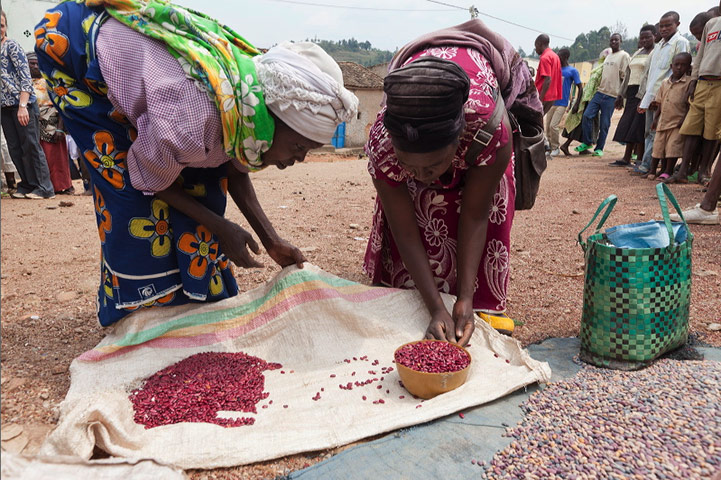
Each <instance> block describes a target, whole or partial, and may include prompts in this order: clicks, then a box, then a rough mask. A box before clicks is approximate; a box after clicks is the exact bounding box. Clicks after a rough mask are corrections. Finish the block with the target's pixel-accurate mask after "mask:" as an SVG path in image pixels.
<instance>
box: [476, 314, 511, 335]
mask: <svg viewBox="0 0 721 480" xmlns="http://www.w3.org/2000/svg"><path fill="white" fill-rule="evenodd" d="M476 315H478V316H479V317H480V318H481V320H483V321H484V322H486V323H487V324H489V325H490V326H491V327H493V328H494V329H496V331H497V332H498V333H501V334H503V335H508V336H509V337H510V336H512V335H513V329H514V328H515V326H516V324H515V322H514V321H513V319H511V318H508V317H507V316H506V314H504V313H497V314H495V315H491V314H489V313H484V312H476Z"/></svg>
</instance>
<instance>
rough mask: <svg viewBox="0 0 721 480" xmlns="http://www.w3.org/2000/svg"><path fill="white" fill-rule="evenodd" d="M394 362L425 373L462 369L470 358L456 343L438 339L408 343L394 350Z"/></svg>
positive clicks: (469, 361) (468, 362)
mask: <svg viewBox="0 0 721 480" xmlns="http://www.w3.org/2000/svg"><path fill="white" fill-rule="evenodd" d="M395 360H396V363H398V364H400V365H403V366H404V367H408V368H410V369H411V370H415V371H417V372H425V373H448V372H457V371H459V370H463V369H464V368H466V367H467V366H468V364H470V363H471V358H470V357H469V356H468V354H467V353H466V352H465V351H464V350H463V349H462V348H461V347H459V346H458V345H455V344H453V343H449V342H443V341H439V340H431V341H423V342H416V343H409V344H408V345H404V346H403V347H401V348H399V349H398V350H396V354H395Z"/></svg>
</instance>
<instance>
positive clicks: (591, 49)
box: [554, 25, 638, 62]
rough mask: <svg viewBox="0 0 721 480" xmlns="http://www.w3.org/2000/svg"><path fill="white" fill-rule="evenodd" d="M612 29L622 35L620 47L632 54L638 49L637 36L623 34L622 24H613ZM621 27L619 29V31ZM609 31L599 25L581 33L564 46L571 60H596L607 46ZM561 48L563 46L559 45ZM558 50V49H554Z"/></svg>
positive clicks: (624, 29) (609, 36)
mask: <svg viewBox="0 0 721 480" xmlns="http://www.w3.org/2000/svg"><path fill="white" fill-rule="evenodd" d="M614 27H615V28H614V30H615V31H618V33H620V34H621V35H622V38H623V43H621V49H622V50H625V51H627V52H628V53H629V54H632V53H633V52H635V51H636V50H638V36H635V37H632V38H626V35H624V33H625V31H626V28H625V27H623V26H622V25H615V26H614ZM619 27H621V31H619ZM611 33H614V32H612V31H611V29H610V28H608V27H601V28H600V29H598V30H591V31H590V32H588V33H582V34H580V35H578V36H577V37H576V41H575V42H573V44H572V45H571V46H570V47H566V48H568V49H569V50H570V51H571V59H570V61H571V62H587V61H588V62H593V61H595V60H598V56H599V55H600V54H601V52H602V51H603V50H604V49H606V48H608V41H609V39H610V38H611ZM559 48H563V47H559ZM554 50H555V51H558V50H559V49H558V48H556V49H554Z"/></svg>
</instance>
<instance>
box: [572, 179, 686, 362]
mask: <svg viewBox="0 0 721 480" xmlns="http://www.w3.org/2000/svg"><path fill="white" fill-rule="evenodd" d="M656 191H657V194H658V199H659V202H660V204H661V211H662V213H663V218H664V225H665V228H666V241H665V243H666V245H667V246H665V247H657V248H618V247H616V246H615V245H613V244H611V243H610V242H609V239H608V236H607V235H606V234H605V232H601V231H600V229H601V227H602V226H603V224H604V223H605V221H606V219H607V218H608V216H609V215H610V214H611V211H612V210H613V207H614V205H615V204H616V200H617V198H616V196H615V195H611V196H609V197H608V198H607V199H606V200H604V201H603V202H602V203H601V205H600V206H599V207H598V210H596V213H595V215H594V216H593V218H592V219H591V221H590V222H589V223H588V225H586V228H584V229H583V230H582V231H581V232H580V233H579V234H578V242H579V244H580V245H581V247H582V248H583V250H584V253H585V281H584V289H583V315H582V318H581V332H580V337H581V352H580V357H581V360H583V361H585V362H587V363H590V364H593V365H596V366H599V367H606V368H614V369H619V370H637V369H640V368H643V367H645V366H647V365H649V364H650V363H651V362H652V361H653V360H655V359H656V358H658V357H659V356H661V355H663V354H664V353H666V352H668V351H671V350H673V349H676V348H678V347H680V346H682V345H684V344H685V343H686V340H687V338H688V316H689V304H690V298H691V247H692V244H693V235H692V234H691V233H690V231H688V226H687V225H686V221H685V220H683V226H682V227H681V228H682V229H685V230H686V234H685V235H683V236H682V237H685V241H683V242H681V243H677V242H676V241H675V238H676V237H675V235H674V227H675V225H673V224H672V223H671V221H670V220H669V215H668V206H667V204H666V197H668V199H669V200H670V201H671V203H672V204H673V205H674V207H675V208H676V210H677V211H678V212H679V215H681V218H682V219H683V215H682V214H681V209H680V208H679V206H678V203H677V202H676V199H675V198H674V196H673V194H672V193H671V191H670V190H669V188H668V186H667V185H665V184H661V183H660V184H658V185H657V188H656ZM604 208H606V211H605V213H604V215H603V216H602V218H601V221H600V222H599V223H598V225H597V226H596V230H595V233H594V234H593V235H591V236H589V237H588V239H587V240H586V241H584V240H583V237H582V234H583V232H584V231H586V229H587V228H588V227H589V226H591V224H593V222H594V221H595V220H596V217H597V216H598V215H599V213H600V212H601V211H602V210H603V209H604Z"/></svg>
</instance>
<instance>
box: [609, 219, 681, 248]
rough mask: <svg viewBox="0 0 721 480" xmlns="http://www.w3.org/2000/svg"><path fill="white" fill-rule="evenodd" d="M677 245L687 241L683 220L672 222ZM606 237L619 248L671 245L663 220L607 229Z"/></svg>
mask: <svg viewBox="0 0 721 480" xmlns="http://www.w3.org/2000/svg"><path fill="white" fill-rule="evenodd" d="M672 227H673V235H674V239H675V241H676V245H679V244H681V243H683V242H685V241H686V237H687V236H688V231H687V230H686V226H685V225H684V224H683V223H682V222H674V223H672ZM606 237H607V238H608V241H609V242H611V244H612V245H613V246H615V247H618V248H664V247H668V246H669V238H668V232H667V230H666V224H665V223H664V222H662V221H651V222H644V223H631V224H627V225H618V226H615V227H611V228H608V229H606Z"/></svg>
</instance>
